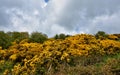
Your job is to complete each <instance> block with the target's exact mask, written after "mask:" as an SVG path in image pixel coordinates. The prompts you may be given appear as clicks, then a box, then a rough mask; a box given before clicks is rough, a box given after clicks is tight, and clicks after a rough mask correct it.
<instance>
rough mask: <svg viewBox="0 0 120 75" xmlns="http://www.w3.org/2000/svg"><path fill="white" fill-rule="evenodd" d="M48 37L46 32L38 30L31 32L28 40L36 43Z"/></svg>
mask: <svg viewBox="0 0 120 75" xmlns="http://www.w3.org/2000/svg"><path fill="white" fill-rule="evenodd" d="M47 39H48V37H47V35H46V34H42V33H40V32H33V33H32V34H31V36H30V39H29V41H30V42H37V43H43V42H44V41H46V40H47Z"/></svg>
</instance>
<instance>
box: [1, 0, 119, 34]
mask: <svg viewBox="0 0 120 75" xmlns="http://www.w3.org/2000/svg"><path fill="white" fill-rule="evenodd" d="M45 6H46V5H45V4H44V0H0V30H1V29H2V30H7V31H11V30H18V31H29V32H32V31H40V32H43V33H47V34H48V35H49V36H51V35H54V34H56V33H79V32H86V33H94V32H97V31H98V30H104V31H106V32H109V33H112V32H120V30H119V27H120V26H119V24H120V22H119V19H120V13H119V12H120V0H50V1H49V3H48V5H47V6H46V7H45ZM106 16H107V18H106V19H105V17H106ZM118 16H119V17H118ZM8 27H9V28H8Z"/></svg>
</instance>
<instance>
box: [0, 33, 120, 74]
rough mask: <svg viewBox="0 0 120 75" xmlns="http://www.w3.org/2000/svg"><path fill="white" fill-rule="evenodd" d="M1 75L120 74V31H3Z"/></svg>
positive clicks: (0, 47) (0, 54) (0, 36)
mask: <svg viewBox="0 0 120 75" xmlns="http://www.w3.org/2000/svg"><path fill="white" fill-rule="evenodd" d="M0 75H120V34H106V33H105V32H103V31H99V32H98V33H96V34H95V35H90V34H77V35H73V36H70V35H65V34H57V35H55V36H54V37H53V38H48V37H47V35H46V34H42V33H39V32H33V33H32V34H31V35H29V34H28V33H27V32H7V33H5V32H3V31H1V32H0Z"/></svg>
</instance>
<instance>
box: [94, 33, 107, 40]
mask: <svg viewBox="0 0 120 75" xmlns="http://www.w3.org/2000/svg"><path fill="white" fill-rule="evenodd" d="M107 36H108V35H107V34H106V33H105V32H104V31H98V32H97V33H96V34H95V37H96V38H97V39H105V38H107Z"/></svg>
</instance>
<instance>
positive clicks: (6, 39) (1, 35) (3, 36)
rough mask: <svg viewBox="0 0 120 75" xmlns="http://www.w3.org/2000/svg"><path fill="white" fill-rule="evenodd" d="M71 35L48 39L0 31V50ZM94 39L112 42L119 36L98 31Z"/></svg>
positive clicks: (35, 34)
mask: <svg viewBox="0 0 120 75" xmlns="http://www.w3.org/2000/svg"><path fill="white" fill-rule="evenodd" d="M69 36H71V35H66V34H63V33H61V34H56V35H55V36H53V37H52V38H48V36H47V35H46V34H43V33H41V32H32V33H31V34H29V33H28V32H16V31H14V32H4V31H0V47H1V48H2V49H7V48H8V47H9V46H11V45H12V43H13V42H16V43H20V42H21V41H22V40H24V39H26V40H27V41H28V42H33V43H35V42H36V43H43V42H44V41H46V40H48V39H63V40H64V39H65V38H66V37H69ZM94 36H95V37H96V39H105V38H109V39H113V40H120V34H106V33H105V32H104V31H98V32H97V33H96V34H95V35H94Z"/></svg>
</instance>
